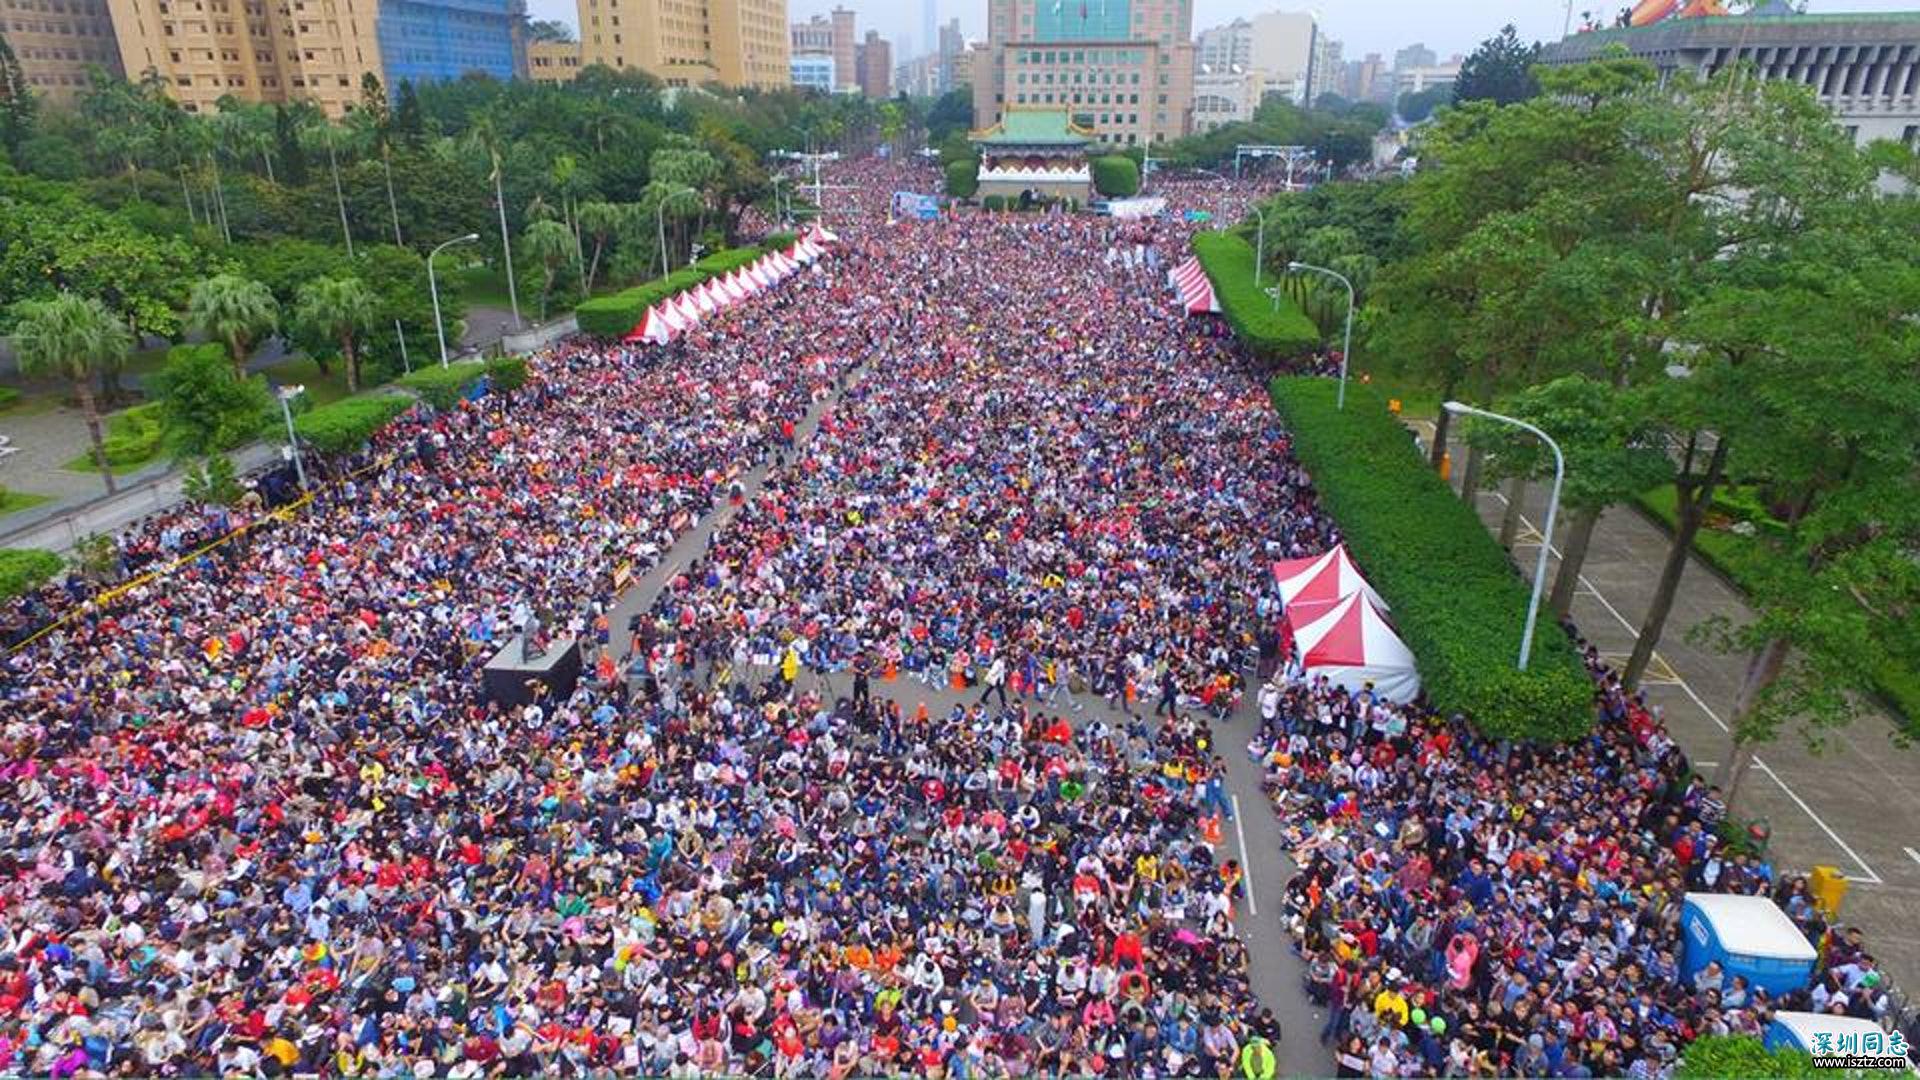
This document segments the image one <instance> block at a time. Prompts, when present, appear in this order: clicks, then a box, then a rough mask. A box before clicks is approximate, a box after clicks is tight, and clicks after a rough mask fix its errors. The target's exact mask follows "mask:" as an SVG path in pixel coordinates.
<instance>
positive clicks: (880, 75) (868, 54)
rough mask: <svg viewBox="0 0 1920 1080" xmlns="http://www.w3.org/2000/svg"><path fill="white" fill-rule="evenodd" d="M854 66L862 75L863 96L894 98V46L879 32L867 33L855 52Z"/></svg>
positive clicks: (877, 98)
mask: <svg viewBox="0 0 1920 1080" xmlns="http://www.w3.org/2000/svg"><path fill="white" fill-rule="evenodd" d="M854 66H855V68H856V69H858V71H859V73H860V92H861V93H862V94H865V95H866V96H867V97H869V98H873V99H875V100H879V99H882V98H890V97H892V96H893V45H892V44H891V43H889V42H888V41H887V39H886V38H883V37H881V36H880V32H879V31H878V30H869V31H867V38H866V40H865V41H862V42H861V43H860V47H859V49H858V50H856V52H855V60H854Z"/></svg>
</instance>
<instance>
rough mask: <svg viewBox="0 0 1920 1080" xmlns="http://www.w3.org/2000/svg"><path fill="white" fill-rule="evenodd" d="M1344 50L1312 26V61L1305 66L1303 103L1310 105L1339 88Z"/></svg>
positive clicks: (1344, 69)
mask: <svg viewBox="0 0 1920 1080" xmlns="http://www.w3.org/2000/svg"><path fill="white" fill-rule="evenodd" d="M1345 51H1346V46H1344V45H1342V44H1341V43H1340V42H1338V41H1335V40H1333V39H1332V38H1330V37H1328V36H1327V33H1326V31H1324V30H1322V29H1320V27H1319V26H1318V25H1317V24H1316V25H1315V26H1314V28H1313V63H1312V65H1311V66H1310V67H1308V68H1307V96H1306V100H1305V102H1304V103H1303V104H1307V105H1311V104H1313V102H1314V101H1316V100H1318V99H1319V98H1320V97H1322V96H1323V95H1326V94H1331V93H1334V92H1335V91H1336V90H1338V89H1339V88H1340V82H1341V79H1342V77H1344V76H1345V75H1346V71H1347V64H1346V61H1345V60H1344V59H1342V54H1343V53H1345Z"/></svg>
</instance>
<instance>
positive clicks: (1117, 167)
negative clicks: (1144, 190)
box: [1093, 154, 1140, 199]
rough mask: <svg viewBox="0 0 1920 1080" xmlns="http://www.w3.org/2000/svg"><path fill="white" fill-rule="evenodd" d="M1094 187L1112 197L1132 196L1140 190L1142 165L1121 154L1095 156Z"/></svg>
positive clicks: (1123, 197) (1124, 197)
mask: <svg viewBox="0 0 1920 1080" xmlns="http://www.w3.org/2000/svg"><path fill="white" fill-rule="evenodd" d="M1093 187H1094V190H1095V191H1098V192H1099V193H1100V194H1102V195H1105V196H1106V197H1108V198H1110V199H1126V198H1131V197H1132V196H1134V195H1137V194H1139V192H1140V166H1138V165H1136V164H1134V162H1133V159H1132V158H1129V157H1126V156H1124V155H1121V154H1108V155H1106V156H1105V157H1097V158H1094V159H1093Z"/></svg>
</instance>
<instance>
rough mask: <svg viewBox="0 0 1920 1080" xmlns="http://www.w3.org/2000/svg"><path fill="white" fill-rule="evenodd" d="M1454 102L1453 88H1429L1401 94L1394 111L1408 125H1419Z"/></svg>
mask: <svg viewBox="0 0 1920 1080" xmlns="http://www.w3.org/2000/svg"><path fill="white" fill-rule="evenodd" d="M1452 100H1453V87H1452V86H1429V87H1427V88H1426V89H1425V90H1419V91H1414V92H1411V93H1406V94H1401V95H1400V100H1399V101H1398V102H1396V103H1395V104H1394V111H1395V112H1398V113H1399V114H1400V119H1402V120H1405V121H1406V122H1407V123H1409V124H1418V123H1420V122H1422V121H1424V120H1426V119H1427V118H1428V117H1430V116H1432V115H1433V113H1434V110H1436V109H1438V108H1439V107H1440V106H1442V105H1445V104H1447V103H1448V102H1450V101H1452Z"/></svg>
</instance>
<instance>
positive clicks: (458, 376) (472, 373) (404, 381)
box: [397, 360, 487, 409]
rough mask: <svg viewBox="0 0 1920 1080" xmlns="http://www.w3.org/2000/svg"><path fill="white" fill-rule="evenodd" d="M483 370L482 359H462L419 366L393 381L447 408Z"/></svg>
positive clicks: (485, 371) (485, 369)
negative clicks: (429, 365) (449, 362)
mask: <svg viewBox="0 0 1920 1080" xmlns="http://www.w3.org/2000/svg"><path fill="white" fill-rule="evenodd" d="M486 373H487V365H486V362H485V361H482V360H466V361H462V362H461V363H458V364H450V365H448V366H446V367H423V368H421V369H419V370H418V371H415V372H413V373H412V374H409V375H402V376H401V377H400V378H399V379H398V380H397V381H398V382H399V384H400V385H401V386H404V387H406V388H407V389H409V390H411V391H413V392H414V393H416V394H419V395H420V400H422V401H424V402H426V403H427V404H429V405H431V406H433V407H434V408H436V409H451V408H453V407H454V406H455V405H458V404H459V403H460V398H461V397H462V396H463V395H464V394H466V392H467V388H468V387H470V386H472V385H473V384H474V383H476V382H479V381H480V378H481V376H483V375H485V374H486Z"/></svg>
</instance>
